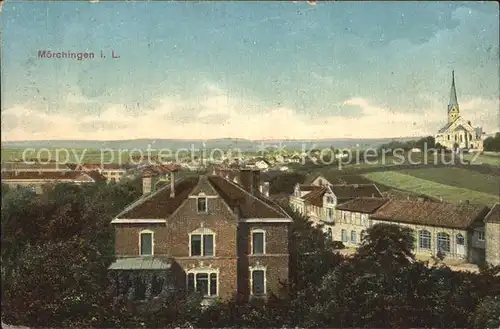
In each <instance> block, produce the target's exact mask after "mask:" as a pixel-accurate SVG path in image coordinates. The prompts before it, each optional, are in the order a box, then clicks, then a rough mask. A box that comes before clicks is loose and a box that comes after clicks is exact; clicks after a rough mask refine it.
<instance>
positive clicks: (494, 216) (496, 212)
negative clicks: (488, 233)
mask: <svg viewBox="0 0 500 329" xmlns="http://www.w3.org/2000/svg"><path fill="white" fill-rule="evenodd" d="M484 221H485V222H486V223H498V224H500V203H497V204H495V205H494V206H493V208H492V209H491V211H490V212H489V213H488V215H486V217H485V218H484Z"/></svg>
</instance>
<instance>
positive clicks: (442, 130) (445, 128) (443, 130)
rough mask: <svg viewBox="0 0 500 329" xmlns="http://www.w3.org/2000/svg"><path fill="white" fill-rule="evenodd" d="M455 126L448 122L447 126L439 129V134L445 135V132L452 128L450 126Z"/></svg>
mask: <svg viewBox="0 0 500 329" xmlns="http://www.w3.org/2000/svg"><path fill="white" fill-rule="evenodd" d="M452 124H453V122H448V123H447V124H445V125H444V127H443V128H441V129H439V131H438V134H441V133H444V132H445V131H447V130H448V128H450V126H451V125H452Z"/></svg>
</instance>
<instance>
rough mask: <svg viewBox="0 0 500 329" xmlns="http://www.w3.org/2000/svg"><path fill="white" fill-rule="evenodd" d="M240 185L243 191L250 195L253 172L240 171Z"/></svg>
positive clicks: (245, 169) (248, 170)
mask: <svg viewBox="0 0 500 329" xmlns="http://www.w3.org/2000/svg"><path fill="white" fill-rule="evenodd" d="M240 185H241V186H242V187H243V189H245V191H247V192H249V193H252V190H253V172H252V170H251V169H249V168H243V169H241V170H240Z"/></svg>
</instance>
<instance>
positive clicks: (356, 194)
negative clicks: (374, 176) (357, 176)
mask: <svg viewBox="0 0 500 329" xmlns="http://www.w3.org/2000/svg"><path fill="white" fill-rule="evenodd" d="M330 189H331V190H332V192H333V194H334V195H335V197H337V199H338V200H339V202H343V201H348V200H351V199H355V198H360V197H371V198H382V194H381V193H380V191H379V189H378V188H377V186H376V185H375V184H336V185H330Z"/></svg>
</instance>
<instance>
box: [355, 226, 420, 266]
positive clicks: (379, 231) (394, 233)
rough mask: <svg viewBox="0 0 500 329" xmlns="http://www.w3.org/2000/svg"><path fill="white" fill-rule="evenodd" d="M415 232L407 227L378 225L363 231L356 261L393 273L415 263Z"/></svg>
mask: <svg viewBox="0 0 500 329" xmlns="http://www.w3.org/2000/svg"><path fill="white" fill-rule="evenodd" d="M414 244H415V237H414V232H413V230H411V229H409V228H407V227H401V226H398V225H388V224H376V225H374V226H372V227H370V228H369V229H368V230H366V231H363V233H362V237H361V245H360V247H359V248H358V249H357V251H356V254H355V256H354V260H355V261H357V262H361V263H369V264H372V265H375V266H376V267H377V268H378V269H381V270H383V271H393V270H395V269H397V268H400V267H403V266H408V265H409V264H411V263H412V262H414V261H415V256H414V254H413V252H412V249H413V246H414Z"/></svg>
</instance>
